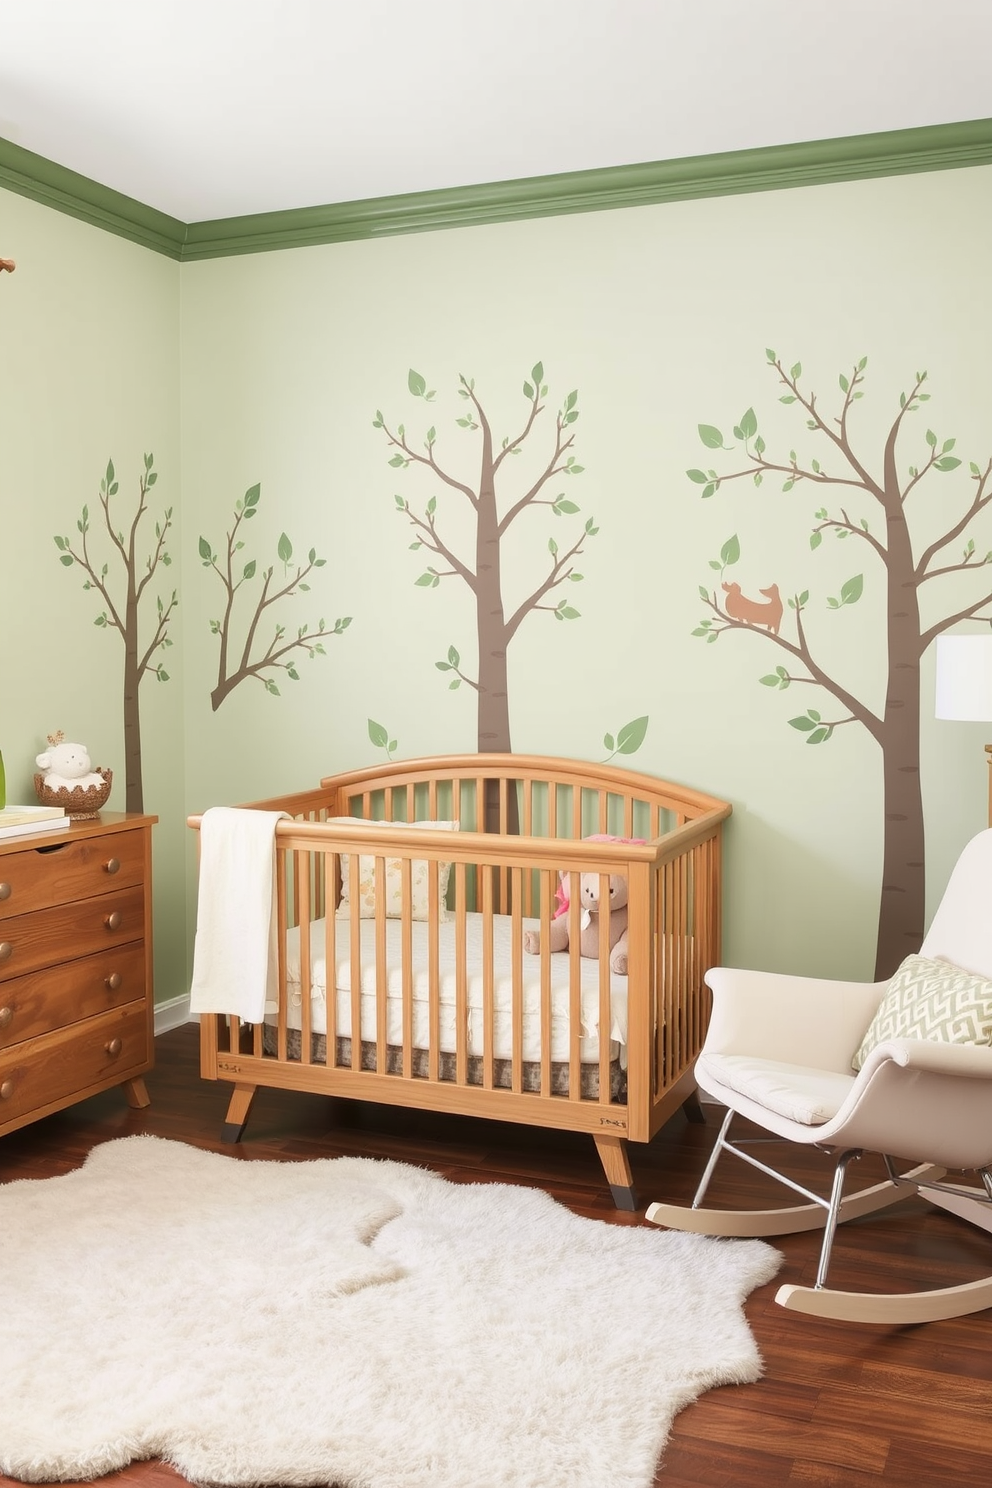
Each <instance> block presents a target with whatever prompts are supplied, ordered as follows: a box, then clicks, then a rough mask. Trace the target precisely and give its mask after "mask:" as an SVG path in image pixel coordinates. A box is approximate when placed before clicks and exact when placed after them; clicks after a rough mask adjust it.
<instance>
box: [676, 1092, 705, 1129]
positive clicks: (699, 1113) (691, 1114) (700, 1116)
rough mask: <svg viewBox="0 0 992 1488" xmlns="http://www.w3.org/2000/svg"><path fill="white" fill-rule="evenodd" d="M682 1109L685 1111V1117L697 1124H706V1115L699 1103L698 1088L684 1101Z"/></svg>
mask: <svg viewBox="0 0 992 1488" xmlns="http://www.w3.org/2000/svg"><path fill="white" fill-rule="evenodd" d="M682 1110H683V1111H684V1113H685V1119H686V1120H687V1121H692V1122H694V1123H695V1124H696V1125H701V1126H705V1125H706V1116H705V1114H704V1112H703V1108H702V1106H701V1105H700V1104H699V1091H698V1090H694V1091H693V1092H692V1094H691V1095H687V1096H686V1098H685V1100H684V1101H683V1102H682Z"/></svg>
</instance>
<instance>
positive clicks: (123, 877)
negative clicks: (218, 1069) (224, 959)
mask: <svg viewBox="0 0 992 1488" xmlns="http://www.w3.org/2000/svg"><path fill="white" fill-rule="evenodd" d="M156 820H157V818H156V817H153V816H128V815H124V814H123V813H120V812H114V811H104V812H101V813H100V816H99V817H97V818H96V819H95V820H93V821H82V822H72V823H70V824H67V826H66V829H65V831H56V832H47V833H44V834H39V835H38V836H35V837H14V838H7V839H0V1135H3V1133H4V1132H8V1131H13V1130H14V1129H15V1128H16V1127H19V1126H24V1125H25V1124H26V1123H27V1122H29V1121H36V1120H37V1119H38V1117H39V1116H47V1115H48V1114H49V1113H50V1112H51V1111H58V1110H60V1109H61V1108H62V1107H63V1106H68V1105H71V1104H72V1103H73V1102H74V1101H78V1100H82V1099H83V1098H84V1097H85V1096H88V1095H94V1094H95V1093H96V1092H97V1091H98V1090H106V1089H107V1088H108V1086H111V1085H123V1087H124V1093H125V1095H126V1097H127V1100H128V1103H129V1104H130V1105H132V1106H146V1105H148V1094H147V1091H146V1090H145V1082H144V1080H143V1079H142V1078H141V1076H142V1075H143V1074H144V1072H145V1071H146V1070H148V1069H150V1068H151V1066H152V1062H153V1046H152V1031H153V1023H152V1019H153V1005H152V1004H153V999H152V933H151V929H152V926H151V915H152V907H151V833H152V826H153V824H154V823H155V821H156Z"/></svg>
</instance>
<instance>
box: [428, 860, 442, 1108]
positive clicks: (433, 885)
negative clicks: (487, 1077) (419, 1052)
mask: <svg viewBox="0 0 992 1488" xmlns="http://www.w3.org/2000/svg"><path fill="white" fill-rule="evenodd" d="M439 872H440V870H439V866H438V864H437V863H436V862H435V861H433V860H431V861H430V862H429V864H428V868H427V970H428V975H427V1019H428V1034H427V1049H428V1055H427V1068H428V1074H429V1076H430V1078H431V1079H432V1080H436V1079H438V1078H439V1077H440V1073H441V990H440V989H441V975H440V956H441V953H440V944H441V942H440V936H441V932H440V930H439V928H438V926H439V924H440V920H441V900H440V892H439V890H440V877H439Z"/></svg>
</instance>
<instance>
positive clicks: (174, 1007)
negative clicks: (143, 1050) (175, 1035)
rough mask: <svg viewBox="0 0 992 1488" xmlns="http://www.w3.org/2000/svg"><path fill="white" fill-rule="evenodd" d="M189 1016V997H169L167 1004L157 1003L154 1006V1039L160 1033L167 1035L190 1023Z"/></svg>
mask: <svg viewBox="0 0 992 1488" xmlns="http://www.w3.org/2000/svg"><path fill="white" fill-rule="evenodd" d="M191 1021H192V1020H191V1018H190V1014H189V995H188V994H186V995H185V996H183V997H170V998H169V1000H168V1002H159V1003H156V1005H155V1037H156V1038H157V1037H158V1035H159V1034H160V1033H168V1032H169V1030H170V1029H172V1028H180V1027H181V1026H182V1025H183V1024H184V1023H189V1022H191Z"/></svg>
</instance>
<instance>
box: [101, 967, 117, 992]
mask: <svg viewBox="0 0 992 1488" xmlns="http://www.w3.org/2000/svg"><path fill="white" fill-rule="evenodd" d="M104 981H105V982H106V984H107V986H108V987H109V988H110V990H111V992H116V991H117V988H118V987H119V986H120V984H121V974H120V972H119V971H112V972H111V973H110V975H109V977H105V978H104Z"/></svg>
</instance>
